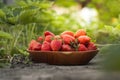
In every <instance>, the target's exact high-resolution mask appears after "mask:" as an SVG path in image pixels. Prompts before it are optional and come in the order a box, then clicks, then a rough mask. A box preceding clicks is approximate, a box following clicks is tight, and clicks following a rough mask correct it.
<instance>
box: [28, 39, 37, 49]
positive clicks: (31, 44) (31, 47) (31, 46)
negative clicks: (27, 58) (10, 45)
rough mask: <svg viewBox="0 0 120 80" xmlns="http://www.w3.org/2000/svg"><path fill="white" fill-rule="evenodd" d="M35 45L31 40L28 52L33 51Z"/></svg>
mask: <svg viewBox="0 0 120 80" xmlns="http://www.w3.org/2000/svg"><path fill="white" fill-rule="evenodd" d="M35 43H36V41H35V40H31V42H30V43H29V47H28V49H29V50H33V45H34V44H35Z"/></svg>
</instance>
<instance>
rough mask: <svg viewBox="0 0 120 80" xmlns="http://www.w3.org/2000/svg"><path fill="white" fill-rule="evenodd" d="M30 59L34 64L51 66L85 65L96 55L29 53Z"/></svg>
mask: <svg viewBox="0 0 120 80" xmlns="http://www.w3.org/2000/svg"><path fill="white" fill-rule="evenodd" d="M28 52H29V53H30V57H31V59H32V61H33V62H35V63H48V64H53V65H85V64H88V63H89V61H90V60H91V59H92V58H93V57H94V56H95V55H96V54H97V53H98V50H90V51H69V52H68V51H30V50H28Z"/></svg>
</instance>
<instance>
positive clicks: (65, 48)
mask: <svg viewBox="0 0 120 80" xmlns="http://www.w3.org/2000/svg"><path fill="white" fill-rule="evenodd" d="M62 51H73V49H72V48H71V47H70V46H69V45H68V44H63V45H62Z"/></svg>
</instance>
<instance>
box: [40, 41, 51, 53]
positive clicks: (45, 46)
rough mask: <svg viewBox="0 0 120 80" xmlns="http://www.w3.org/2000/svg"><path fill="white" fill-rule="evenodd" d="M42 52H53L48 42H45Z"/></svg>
mask: <svg viewBox="0 0 120 80" xmlns="http://www.w3.org/2000/svg"><path fill="white" fill-rule="evenodd" d="M41 51H51V47H50V43H49V42H47V41H44V42H43V44H42V46H41Z"/></svg>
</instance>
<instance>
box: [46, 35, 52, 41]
mask: <svg viewBox="0 0 120 80" xmlns="http://www.w3.org/2000/svg"><path fill="white" fill-rule="evenodd" d="M52 39H53V36H51V35H48V36H46V37H45V41H47V42H51V41H52Z"/></svg>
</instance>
